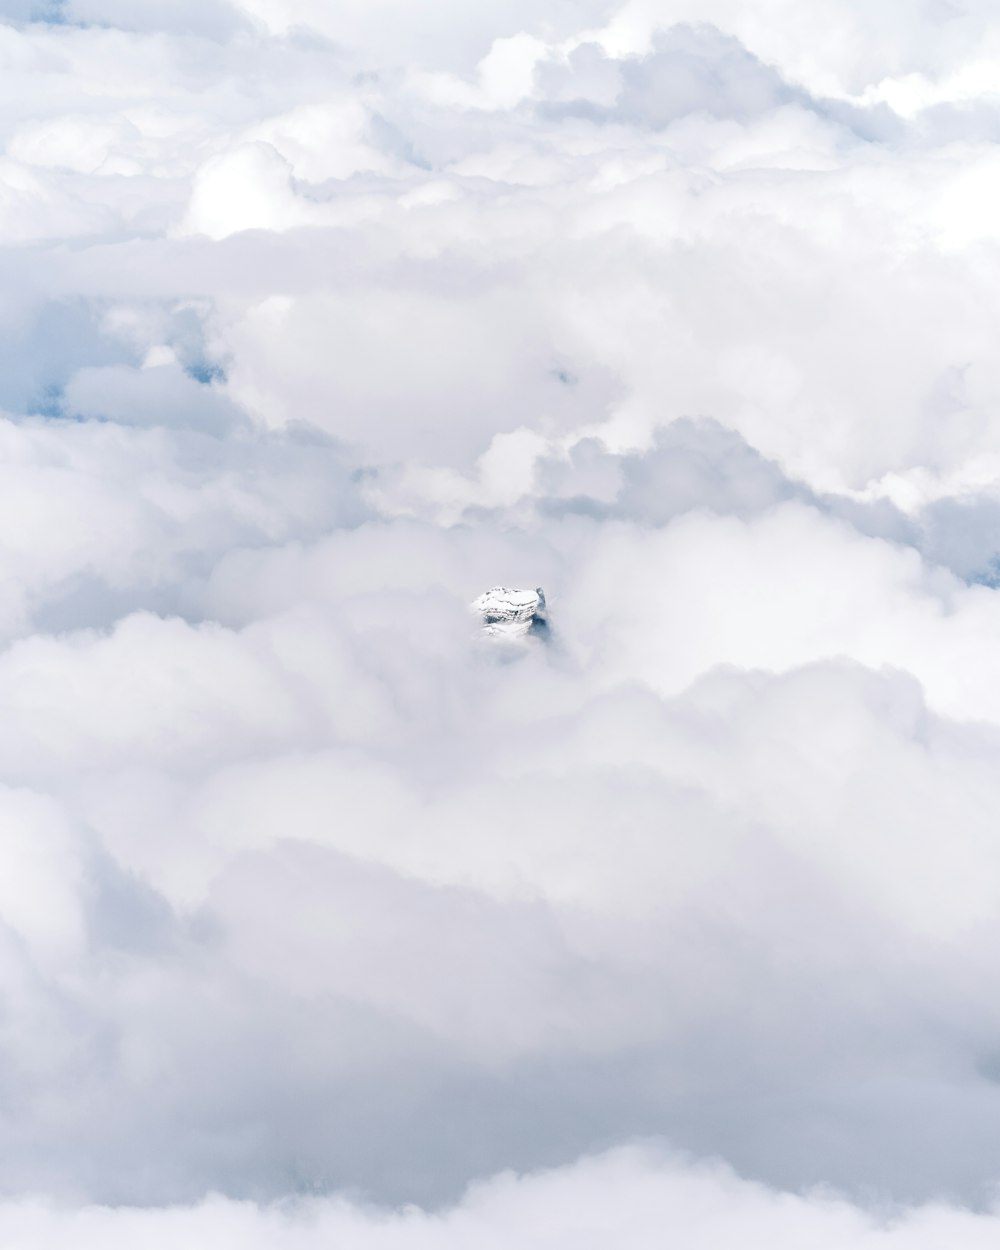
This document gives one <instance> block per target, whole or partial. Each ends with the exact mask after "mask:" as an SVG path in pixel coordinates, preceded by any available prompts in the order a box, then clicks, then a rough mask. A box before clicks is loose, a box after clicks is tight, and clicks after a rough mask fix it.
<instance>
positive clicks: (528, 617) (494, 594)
mask: <svg viewBox="0 0 1000 1250" xmlns="http://www.w3.org/2000/svg"><path fill="white" fill-rule="evenodd" d="M472 608H473V610H474V611H476V612H478V613H479V615H480V617H481V618H482V622H483V632H484V633H486V634H489V635H490V636H491V637H496V638H525V637H527V636H528V635H529V634H542V633H545V632H546V631H547V630H548V620H547V617H546V615H545V591H544V590H542V588H541V586H536V587H535V589H534V590H511V589H510V588H509V587H507V586H494V587H492V589H490V590H487V591H486V592H485V593H484V594H481V595H480V596H479V598H478V599H476V600H475V602H474V603H473V604H472Z"/></svg>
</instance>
